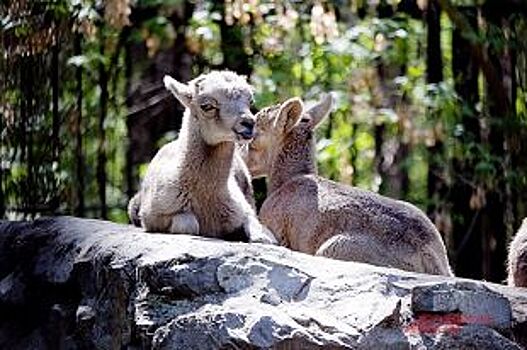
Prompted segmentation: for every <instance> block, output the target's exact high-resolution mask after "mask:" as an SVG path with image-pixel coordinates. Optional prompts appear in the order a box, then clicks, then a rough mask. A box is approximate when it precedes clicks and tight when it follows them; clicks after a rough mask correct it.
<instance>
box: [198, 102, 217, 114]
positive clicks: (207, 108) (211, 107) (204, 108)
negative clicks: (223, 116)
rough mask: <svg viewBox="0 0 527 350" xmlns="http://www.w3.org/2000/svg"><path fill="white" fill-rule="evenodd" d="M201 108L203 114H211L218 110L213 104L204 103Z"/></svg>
mask: <svg viewBox="0 0 527 350" xmlns="http://www.w3.org/2000/svg"><path fill="white" fill-rule="evenodd" d="M199 107H200V108H201V110H202V111H203V112H210V111H212V110H214V109H216V106H215V105H213V104H212V103H202V104H201V105H200V106H199Z"/></svg>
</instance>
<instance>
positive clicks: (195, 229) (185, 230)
mask: <svg viewBox="0 0 527 350" xmlns="http://www.w3.org/2000/svg"><path fill="white" fill-rule="evenodd" d="M170 233H181V234H189V235H199V223H198V219H197V218H196V216H195V215H194V214H192V213H178V214H175V215H174V216H173V217H172V224H171V225H170Z"/></svg>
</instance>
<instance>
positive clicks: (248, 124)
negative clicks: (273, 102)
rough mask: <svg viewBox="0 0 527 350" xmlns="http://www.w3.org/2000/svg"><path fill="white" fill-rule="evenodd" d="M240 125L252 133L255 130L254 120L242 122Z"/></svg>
mask: <svg viewBox="0 0 527 350" xmlns="http://www.w3.org/2000/svg"><path fill="white" fill-rule="evenodd" d="M240 125H241V126H243V127H244V128H247V129H249V130H251V131H252V130H253V129H254V120H252V119H245V120H242V122H241V123H240Z"/></svg>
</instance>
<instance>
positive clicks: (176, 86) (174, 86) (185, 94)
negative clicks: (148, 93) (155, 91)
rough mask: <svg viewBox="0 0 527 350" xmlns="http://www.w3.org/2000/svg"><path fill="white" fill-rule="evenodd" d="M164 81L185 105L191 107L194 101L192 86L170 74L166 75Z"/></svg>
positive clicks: (166, 86)
mask: <svg viewBox="0 0 527 350" xmlns="http://www.w3.org/2000/svg"><path fill="white" fill-rule="evenodd" d="M163 83H164V84H165V88H166V89H167V90H168V91H170V92H171V93H172V94H174V96H176V98H177V99H178V100H179V102H181V104H183V106H185V107H187V108H189V107H190V101H192V88H191V87H190V86H188V85H185V84H182V83H180V82H179V81H177V80H176V79H174V78H172V77H171V76H170V75H165V77H164V78H163Z"/></svg>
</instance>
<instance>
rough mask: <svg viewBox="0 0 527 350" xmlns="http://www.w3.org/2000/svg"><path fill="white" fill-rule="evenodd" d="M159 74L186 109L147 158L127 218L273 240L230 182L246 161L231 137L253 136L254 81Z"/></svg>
mask: <svg viewBox="0 0 527 350" xmlns="http://www.w3.org/2000/svg"><path fill="white" fill-rule="evenodd" d="M163 81H164V83H165V87H166V88H167V89H168V90H170V92H172V93H173V94H174V96H175V97H176V98H177V99H178V100H179V101H180V102H181V103H182V104H183V105H184V106H185V113H184V116H183V122H182V126H181V131H180V134H179V137H178V138H177V140H175V141H173V142H170V143H168V144H166V145H165V146H163V147H162V148H161V149H160V150H159V152H158V153H157V154H156V156H155V157H154V158H153V159H152V161H151V162H150V165H149V166H148V169H147V172H146V175H145V178H144V179H143V182H142V184H141V189H140V191H139V192H138V194H137V195H136V196H135V197H134V198H133V199H132V200H131V201H130V204H129V215H130V218H131V220H132V222H134V223H140V225H141V226H142V227H143V228H144V229H145V230H146V231H150V232H153V231H155V232H170V233H186V234H194V235H201V236H207V237H216V238H223V239H242V240H244V239H243V238H246V239H248V240H249V241H251V242H264V243H275V242H276V241H275V239H274V236H273V235H272V233H270V232H269V230H267V229H266V228H265V227H264V226H262V225H261V224H260V222H259V221H258V218H257V216H256V214H255V212H254V210H253V208H252V207H251V205H250V204H249V203H248V202H247V200H246V199H245V198H244V195H243V193H242V190H241V189H240V186H239V185H238V184H237V182H236V178H238V179H240V178H243V169H241V168H240V167H243V166H244V165H243V160H242V159H241V158H240V155H239V154H237V152H238V151H237V149H236V145H235V142H240V143H243V142H248V141H249V140H251V139H252V138H253V136H254V124H255V117H254V115H253V114H252V113H251V111H250V109H249V107H250V103H251V100H252V88H251V87H250V86H249V84H248V83H247V81H246V80H245V78H243V77H241V76H238V75H237V74H235V73H233V72H227V71H222V72H211V73H209V74H205V75H201V76H199V77H198V78H196V79H194V80H192V81H191V82H189V83H188V85H185V84H182V83H180V82H178V81H176V80H175V79H173V78H171V77H169V76H165V78H164V80H163ZM233 164H234V165H233ZM240 169H241V170H240ZM240 171H242V172H241V173H240ZM240 174H241V175H240ZM242 180H243V179H242ZM240 236H241V237H240Z"/></svg>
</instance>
